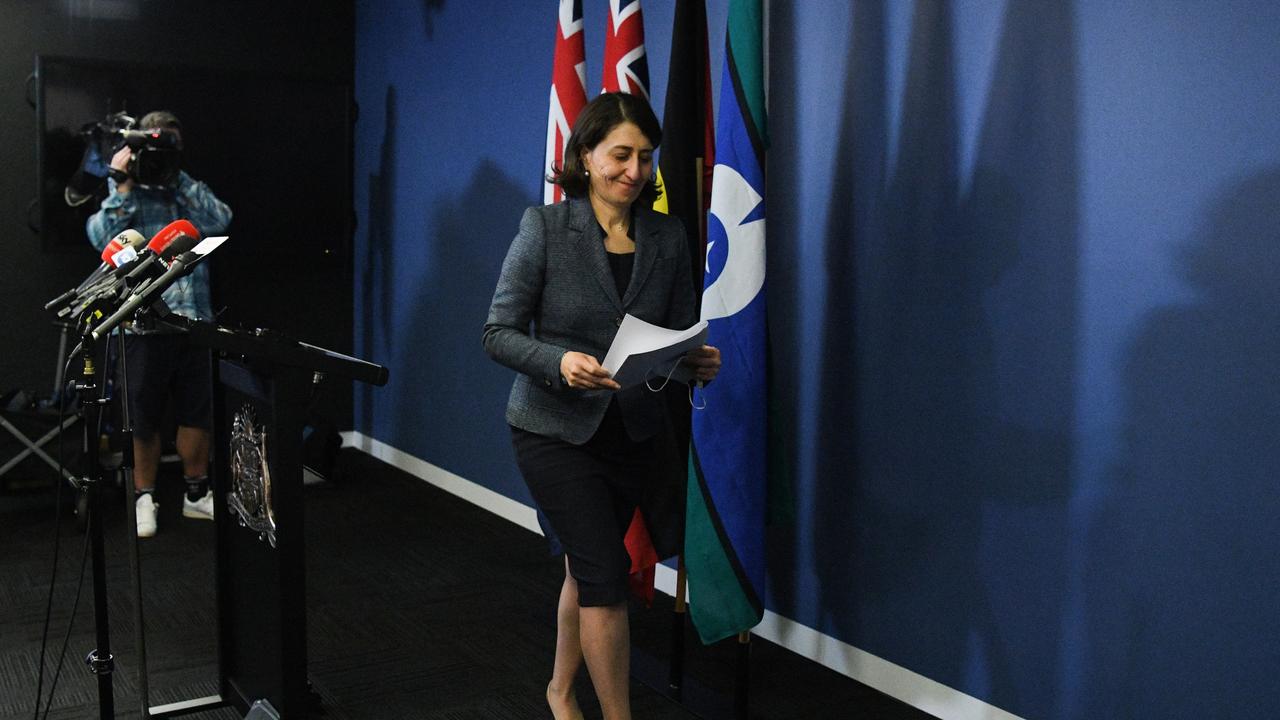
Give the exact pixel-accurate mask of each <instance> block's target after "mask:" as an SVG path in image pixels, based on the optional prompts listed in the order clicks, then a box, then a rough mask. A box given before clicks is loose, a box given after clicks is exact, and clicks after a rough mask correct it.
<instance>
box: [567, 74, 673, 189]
mask: <svg viewBox="0 0 1280 720" xmlns="http://www.w3.org/2000/svg"><path fill="white" fill-rule="evenodd" d="M624 122H629V123H633V124H634V125H635V126H636V127H638V128H640V132H641V133H643V134H644V136H645V138H646V139H647V140H648V141H649V142H650V143H652V144H653V147H654V148H657V147H658V144H659V143H661V142H662V125H660V124H659V123H658V116H656V115H654V114H653V109H652V108H650V107H649V103H647V102H645V100H644V98H642V97H639V96H636V95H629V94H627V93H601V94H599V95H597V96H596V98H595V99H594V100H592V101H591V102H589V103H587V106H586V107H584V108H582V112H581V113H579V114H578V120H577V122H575V123H574V124H573V132H572V133H570V135H569V143H568V146H567V147H565V149H564V165H563V166H560V167H556V166H552V168H551V177H549V178H547V181H548V182H552V183H555V184H556V185H559V186H560V187H562V188H564V194H565V195H568V196H569V197H584V196H586V194H587V188H588V187H590V185H591V183H590V180H589V179H588V178H587V173H586V168H584V167H583V166H582V152H583V150H586V151H590V150H591V148H594V147H595V146H596V145H599V144H600V141H602V140H604V139H605V136H606V135H608V134H609V133H610V132H612V131H613V129H614V128H616V127H618V126H619V125H621V124H622V123H624ZM661 194H662V191H661V190H660V189H659V188H658V187H657V183H656V182H655V180H654V179H653V178H649V180H648V181H647V182H645V184H644V189H643V190H641V191H640V197H639V198H637V199H636V202H641V203H644V204H646V205H652V204H653V201H654V200H657V199H658V197H659V196H660V195H661Z"/></svg>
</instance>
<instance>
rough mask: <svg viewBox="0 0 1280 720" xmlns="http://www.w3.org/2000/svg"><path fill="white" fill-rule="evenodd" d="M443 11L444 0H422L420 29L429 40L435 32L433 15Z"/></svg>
mask: <svg viewBox="0 0 1280 720" xmlns="http://www.w3.org/2000/svg"><path fill="white" fill-rule="evenodd" d="M443 11H444V0H422V31H423V32H424V33H426V35H427V39H428V40H431V39H432V38H434V37H435V34H436V23H435V18H434V17H433V16H434V15H439V14H440V13H441V12H443Z"/></svg>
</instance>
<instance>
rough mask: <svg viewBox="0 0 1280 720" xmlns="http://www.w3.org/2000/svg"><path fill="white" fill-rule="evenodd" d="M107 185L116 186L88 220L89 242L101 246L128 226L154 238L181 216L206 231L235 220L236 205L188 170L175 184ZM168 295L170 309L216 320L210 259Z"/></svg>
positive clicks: (218, 230) (216, 232)
mask: <svg viewBox="0 0 1280 720" xmlns="http://www.w3.org/2000/svg"><path fill="white" fill-rule="evenodd" d="M108 187H109V188H110V190H111V192H110V194H109V195H107V198H106V199H105V200H103V201H102V207H101V208H99V210H98V212H96V213H94V214H93V215H91V216H90V217H89V220H88V222H87V223H85V231H86V233H87V234H88V236H89V242H91V243H93V246H94V247H96V248H97V249H98V250H99V251H101V250H102V249H103V248H105V247H106V246H107V243H109V242H111V238H113V237H115V236H116V235H118V234H120V233H121V232H122V231H124V230H127V229H129V228H133V229H134V230H137V231H138V232H140V233H142V235H143V236H144V237H146V238H147V239H148V240H150V239H151V238H152V237H154V236H155V234H156V233H158V232H160V230H162V229H163V228H164V226H165V225H168V224H169V223H171V222H173V221H174V220H177V219H179V218H186V219H187V220H190V221H191V223H192V224H193V225H195V226H196V229H198V230H199V231H200V234H201V236H202V237H205V236H209V235H220V234H222V233H224V232H226V229H227V225H229V224H230V223H231V208H229V207H227V205H226V203H224V202H222V201H221V200H219V199H218V198H217V197H216V196H215V195H214V194H213V191H212V190H210V189H209V186H208V185H205V184H204V183H202V182H198V181H196V180H193V179H192V178H191V176H190V175H188V174H186V173H185V172H180V173H179V174H178V185H177V187H176V188H174V189H166V190H156V189H148V188H139V187H135V188H133V190H131V191H130V192H127V193H120V192H118V191H117V190H116V182H115V180H109V181H108ZM163 297H164V301H165V303H166V304H167V305H168V306H169V309H170V310H172V311H173V312H175V313H178V314H179V315H184V316H186V317H189V318H191V319H193V320H212V319H213V303H212V301H211V300H210V298H209V265H208V263H207V262H206V263H201V264H200V265H197V266H196V268H195V270H193V271H192V272H191V274H190V275H187V276H186V277H184V278H181V279H179V280H178V281H177V282H176V283H174V284H173V286H172V287H170V288H169V289H168V290H166V291H165V293H164V296H163Z"/></svg>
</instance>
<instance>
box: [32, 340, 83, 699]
mask: <svg viewBox="0 0 1280 720" xmlns="http://www.w3.org/2000/svg"><path fill="white" fill-rule="evenodd" d="M77 347H79V346H77ZM75 358H76V355H75V353H73V354H72V355H71V356H70V357H68V359H67V362H66V365H64V366H63V368H62V377H63V378H66V377H68V371H69V370H70V369H71V364H72V363H73V362H75ZM66 386H67V383H66V382H65V381H64V382H63V387H62V392H63V393H64V395H63V396H62V397H59V398H58V469H57V472H56V475H55V476H54V483H55V485H54V495H53V503H54V511H53V563H52V565H53V567H52V571H51V572H50V576H49V595H48V600H47V601H46V602H45V608H44V627H43V629H42V630H41V632H40V659H39V669H38V671H37V673H36V702H35V711H34V714H33V715H32V720H40V701H41V698H42V697H43V694H44V661H45V655H46V650H47V649H48V645H49V621H50V618H51V616H52V613H53V595H54V590H55V588H56V586H57V580H58V556H59V555H60V554H61V547H62V535H61V530H62V484H63V472H64V470H65V468H64V466H63V464H62V458H63V456H64V454H65V446H64V445H63V440H64V432H65V430H64V429H63V427H62V424H63V423H64V422H65V421H66V409H67V399H66V397H65V393H66ZM81 492H84V490H83V489H82V490H81ZM90 518H92V513H90ZM84 538H85V545H84V552H83V554H82V556H81V559H80V578H79V580H78V581H77V583H76V598H75V603H74V604H73V605H72V608H71V618H70V619H69V620H68V622H67V635H66V637H65V638H64V640H63V645H62V651H61V652H60V653H59V656H58V665H57V670H56V671H55V673H54V676H53V681H52V682H51V683H50V684H49V704H48V705H46V706H45V717H46V718H47V717H48V716H49V707H50V706H52V704H53V694H54V692H55V691H56V690H57V687H58V677H59V675H61V673H62V664H63V661H64V660H65V658H66V652H67V642H68V641H69V640H70V637H71V628H72V626H73V625H74V623H75V615H76V611H77V608H78V607H79V604H80V592H81V590H82V588H83V587H84V566H85V559H86V558H88V556H89V523H88V522H86V523H85V535H84Z"/></svg>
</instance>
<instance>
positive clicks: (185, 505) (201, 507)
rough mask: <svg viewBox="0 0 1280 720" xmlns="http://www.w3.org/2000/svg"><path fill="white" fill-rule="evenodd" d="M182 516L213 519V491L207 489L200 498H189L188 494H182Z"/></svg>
mask: <svg viewBox="0 0 1280 720" xmlns="http://www.w3.org/2000/svg"><path fill="white" fill-rule="evenodd" d="M182 517H189V518H195V519H197V520H212V519H213V491H212V490H206V491H205V493H204V497H202V498H200V499H199V500H195V501H192V500H188V499H187V496H186V495H183V496H182Z"/></svg>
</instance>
